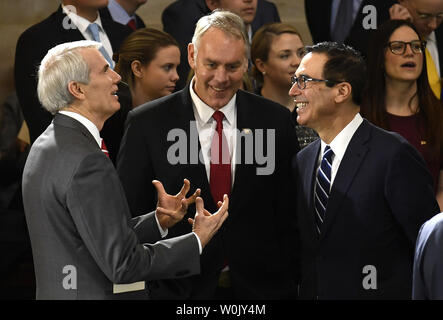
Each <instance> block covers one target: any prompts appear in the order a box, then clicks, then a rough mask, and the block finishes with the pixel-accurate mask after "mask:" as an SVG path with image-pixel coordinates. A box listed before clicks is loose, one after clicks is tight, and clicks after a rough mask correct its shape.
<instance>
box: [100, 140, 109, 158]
mask: <svg viewBox="0 0 443 320" xmlns="http://www.w3.org/2000/svg"><path fill="white" fill-rule="evenodd" d="M101 149H102V151H103V153H104V154H106V156H107V157H108V158H109V151H108V148H106V144H105V140H103V139H102V147H101Z"/></svg>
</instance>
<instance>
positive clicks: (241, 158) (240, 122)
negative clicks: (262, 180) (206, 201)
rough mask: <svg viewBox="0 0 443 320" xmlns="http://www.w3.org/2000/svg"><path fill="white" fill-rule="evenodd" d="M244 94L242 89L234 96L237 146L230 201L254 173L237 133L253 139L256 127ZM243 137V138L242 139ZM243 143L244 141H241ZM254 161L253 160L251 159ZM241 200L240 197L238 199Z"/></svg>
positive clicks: (247, 183) (252, 112)
mask: <svg viewBox="0 0 443 320" xmlns="http://www.w3.org/2000/svg"><path fill="white" fill-rule="evenodd" d="M245 98H246V97H245V94H244V92H243V91H241V90H239V91H237V98H236V102H235V104H236V108H237V142H236V144H237V147H236V149H237V150H236V154H235V157H236V159H235V160H233V161H232V162H234V161H235V175H234V184H233V186H232V190H231V199H230V200H231V202H233V203H234V202H236V201H237V200H236V199H237V198H239V197H241V196H242V195H243V194H244V193H243V190H244V189H245V188H249V185H250V183H251V182H252V181H251V178H250V177H253V176H254V175H255V174H256V173H255V172H252V173H251V172H250V171H251V170H253V171H254V170H255V165H252V164H249V165H248V164H247V163H246V161H245V160H246V149H245V148H244V147H242V148H239V147H240V145H239V143H242V141H240V137H239V133H243V134H244V135H252V141H255V136H254V135H255V133H254V129H256V128H257V123H256V120H255V114H256V113H255V112H254V110H253V106H251V105H250V104H248V103H247V101H245ZM244 139H245V138H243V140H244ZM242 144H243V145H244V142H243V143H242ZM253 161H255V160H253ZM239 201H241V199H239Z"/></svg>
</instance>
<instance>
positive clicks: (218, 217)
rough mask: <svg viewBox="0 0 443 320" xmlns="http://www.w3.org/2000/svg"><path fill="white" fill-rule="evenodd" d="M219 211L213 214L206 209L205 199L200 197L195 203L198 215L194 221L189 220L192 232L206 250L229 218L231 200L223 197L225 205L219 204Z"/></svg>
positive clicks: (196, 214)
mask: <svg viewBox="0 0 443 320" xmlns="http://www.w3.org/2000/svg"><path fill="white" fill-rule="evenodd" d="M217 205H218V207H219V208H218V210H217V212H216V213H214V214H211V213H210V212H208V211H207V210H206V209H205V208H204V202H203V199H202V198H200V197H198V198H197V199H196V201H195V207H196V211H197V212H196V213H195V217H194V219H191V218H189V219H188V222H189V223H191V224H192V231H194V232H195V233H196V234H197V236H198V237H199V239H200V242H201V245H202V247H203V248H204V247H205V246H206V244H207V243H208V242H209V240H211V238H212V237H213V236H214V234H215V233H216V232H217V231H218V229H220V227H221V226H222V224H223V222H224V221H225V220H226V218H227V217H228V207H229V198H228V196H227V195H224V196H223V203H222V202H221V201H219V202H218V203H217Z"/></svg>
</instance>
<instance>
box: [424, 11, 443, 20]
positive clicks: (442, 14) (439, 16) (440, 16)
mask: <svg viewBox="0 0 443 320" xmlns="http://www.w3.org/2000/svg"><path fill="white" fill-rule="evenodd" d="M418 18H419V19H420V20H426V21H429V20H431V19H432V18H435V19H437V20H442V19H443V12H439V13H436V14H432V13H419V14H418Z"/></svg>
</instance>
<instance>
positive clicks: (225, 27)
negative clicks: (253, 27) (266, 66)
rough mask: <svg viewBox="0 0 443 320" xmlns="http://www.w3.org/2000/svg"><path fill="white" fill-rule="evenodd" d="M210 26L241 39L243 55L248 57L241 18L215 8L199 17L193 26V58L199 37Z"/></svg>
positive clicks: (244, 28) (247, 47)
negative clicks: (243, 47)
mask: <svg viewBox="0 0 443 320" xmlns="http://www.w3.org/2000/svg"><path fill="white" fill-rule="evenodd" d="M211 27H213V28H218V29H220V30H222V31H223V32H225V33H226V34H230V35H232V36H234V37H235V38H238V39H243V41H244V43H245V57H246V59H248V58H249V37H248V35H247V33H246V27H245V24H244V22H243V19H242V18H240V17H239V16H238V15H236V14H235V13H232V12H230V11H226V10H220V9H216V10H214V11H212V13H210V14H208V15H206V16H204V17H201V18H200V19H199V20H198V22H197V25H196V27H195V31H194V36H193V37H192V44H193V45H194V55H195V56H194V58H195V57H196V55H197V51H198V46H199V44H200V39H201V37H202V36H203V34H204V33H205V32H206V31H208V30H209V29H210V28H211Z"/></svg>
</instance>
